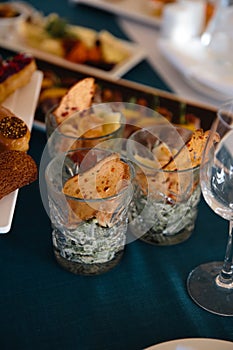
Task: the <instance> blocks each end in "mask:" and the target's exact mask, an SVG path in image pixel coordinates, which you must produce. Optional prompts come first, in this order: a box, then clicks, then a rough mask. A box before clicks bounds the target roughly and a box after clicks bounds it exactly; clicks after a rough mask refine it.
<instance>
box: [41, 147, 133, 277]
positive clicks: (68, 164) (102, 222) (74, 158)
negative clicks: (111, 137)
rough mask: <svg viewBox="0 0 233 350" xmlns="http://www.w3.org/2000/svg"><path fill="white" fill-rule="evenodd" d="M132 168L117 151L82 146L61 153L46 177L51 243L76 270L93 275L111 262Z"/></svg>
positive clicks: (121, 241) (122, 227) (122, 237)
mask: <svg viewBox="0 0 233 350" xmlns="http://www.w3.org/2000/svg"><path fill="white" fill-rule="evenodd" d="M133 176H134V169H133V167H132V165H131V164H130V163H129V162H128V161H127V160H126V159H125V158H122V157H121V155H120V154H119V153H115V152H111V151H109V150H104V149H98V148H91V149H87V148H83V149H77V150H71V151H69V152H66V153H60V154H59V155H57V156H56V157H54V158H53V159H52V160H51V161H50V163H49V164H48V166H47V168H46V172H45V179H46V184H47V190H48V200H49V215H50V219H51V222H52V227H53V232H52V237H53V249H54V253H55V257H56V259H57V261H58V263H59V264H60V265H61V266H62V267H64V268H65V269H67V270H68V271H70V272H73V273H75V274H84V275H96V274H100V273H103V272H107V271H108V270H109V269H111V268H113V267H114V266H116V265H117V264H118V263H119V261H120V259H121V257H122V255H123V253H124V248H125V243H126V232H127V222H128V219H127V210H128V206H129V203H130V201H131V197H132V193H133V187H132V179H133Z"/></svg>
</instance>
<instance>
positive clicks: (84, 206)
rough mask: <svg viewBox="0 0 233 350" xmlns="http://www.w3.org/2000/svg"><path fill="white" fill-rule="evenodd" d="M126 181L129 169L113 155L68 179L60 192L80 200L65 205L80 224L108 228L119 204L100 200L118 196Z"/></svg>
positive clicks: (128, 176)
mask: <svg viewBox="0 0 233 350" xmlns="http://www.w3.org/2000/svg"><path fill="white" fill-rule="evenodd" d="M129 179H130V169H129V166H128V165H127V164H126V163H125V162H123V161H122V160H121V159H120V156H119V155H118V154H117V153H114V154H112V155H110V156H108V157H106V158H104V159H103V160H101V161H99V162H98V163H97V164H96V165H95V166H94V167H92V168H90V169H89V170H87V171H84V172H82V173H79V174H77V175H75V176H73V177H71V178H70V179H68V180H67V181H66V183H65V185H64V187H63V192H64V194H65V195H67V196H69V197H73V198H77V199H79V200H73V199H71V198H69V199H68V202H69V205H70V207H71V209H72V211H73V214H75V215H76V217H78V218H79V219H80V220H89V219H92V218H96V219H97V220H98V222H99V224H100V225H101V226H109V225H110V221H111V217H112V215H113V212H114V210H115V209H116V207H117V206H118V205H119V203H118V201H117V200H115V199H111V198H110V199H109V200H106V201H101V199H102V198H109V197H112V196H114V195H116V194H118V193H119V192H120V191H121V190H122V189H123V188H124V186H125V185H126V182H127V181H128V180H129ZM83 199H84V200H83ZM85 200H87V201H85ZM88 200H91V201H88Z"/></svg>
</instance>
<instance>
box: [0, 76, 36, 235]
mask: <svg viewBox="0 0 233 350" xmlns="http://www.w3.org/2000/svg"><path fill="white" fill-rule="evenodd" d="M42 78H43V74H42V72H40V71H36V72H34V73H33V75H32V78H31V80H30V82H29V83H28V84H27V85H25V86H24V87H22V88H20V89H18V90H16V91H15V92H14V93H13V94H12V95H11V96H9V97H8V98H7V99H6V100H5V101H4V102H3V103H2V105H3V106H5V107H7V108H9V109H10V110H11V111H12V112H13V113H14V114H15V115H17V116H18V117H20V118H21V119H23V120H24V121H25V123H26V124H27V126H28V128H29V130H31V128H32V124H33V120H34V113H35V110H36V106H37V101H38V97H39V94H40V88H41V82H42ZM17 194H18V190H16V191H14V192H12V193H10V194H9V195H7V196H5V197H3V198H2V199H1V200H0V213H1V215H0V233H7V232H9V231H10V229H11V223H12V219H13V214H14V209H15V204H16V199H17Z"/></svg>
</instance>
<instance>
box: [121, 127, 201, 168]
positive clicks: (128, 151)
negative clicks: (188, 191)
mask: <svg viewBox="0 0 233 350" xmlns="http://www.w3.org/2000/svg"><path fill="white" fill-rule="evenodd" d="M160 126H161V125H160ZM162 126H165V127H166V126H167V124H162ZM156 127H157V125H152V126H149V127H147V128H141V129H139V130H136V131H135V132H133V133H132V134H131V135H130V136H129V138H128V140H131V141H135V142H138V143H140V142H139V141H136V140H133V138H134V137H135V135H137V134H139V133H140V132H149V133H150V131H151V129H154V128H156ZM173 127H174V129H182V130H185V131H186V130H187V132H192V133H193V131H192V130H189V129H185V128H184V127H182V126H179V125H173ZM152 135H153V133H152ZM184 145H185V143H184ZM145 147H146V146H145ZM126 149H127V153H129V159H131V161H133V162H134V163H135V164H136V165H138V166H141V167H142V168H146V169H150V170H151V171H154V172H160V173H172V174H174V173H176V174H178V173H185V172H190V171H196V170H197V169H199V168H200V165H201V164H198V165H196V166H190V167H188V168H185V169H176V170H167V169H163V168H156V167H152V166H150V165H147V164H144V163H142V162H140V161H139V160H137V159H136V158H135V156H134V154H133V151H132V149H131V148H130V146H129V142H127V143H126ZM178 152H179V151H178ZM175 158H176V157H174V158H173V159H175ZM173 159H171V161H172V160H173ZM190 165H191V159H190Z"/></svg>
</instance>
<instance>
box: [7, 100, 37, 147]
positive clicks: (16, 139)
mask: <svg viewBox="0 0 233 350" xmlns="http://www.w3.org/2000/svg"><path fill="white" fill-rule="evenodd" d="M30 137H31V133H30V131H29V129H28V126H27V125H26V123H25V122H24V121H23V120H22V119H21V118H19V117H17V116H16V115H15V114H14V113H13V112H12V111H10V110H9V109H8V108H6V107H4V106H1V105H0V152H3V151H7V150H18V151H22V152H26V151H28V148H29V141H30Z"/></svg>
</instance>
